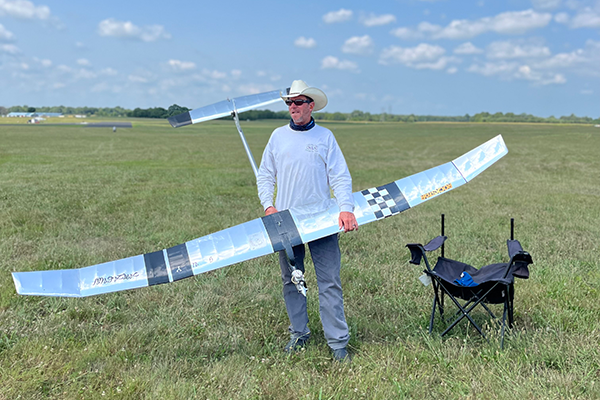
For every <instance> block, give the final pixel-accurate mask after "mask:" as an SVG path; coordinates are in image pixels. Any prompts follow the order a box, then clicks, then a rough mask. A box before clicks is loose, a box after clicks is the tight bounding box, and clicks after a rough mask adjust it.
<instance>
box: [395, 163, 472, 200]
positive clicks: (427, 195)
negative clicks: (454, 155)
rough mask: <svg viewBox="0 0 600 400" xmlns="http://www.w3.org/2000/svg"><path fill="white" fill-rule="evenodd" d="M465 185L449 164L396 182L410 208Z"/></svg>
mask: <svg viewBox="0 0 600 400" xmlns="http://www.w3.org/2000/svg"><path fill="white" fill-rule="evenodd" d="M465 183H466V182H465V180H464V178H463V177H462V175H461V174H460V172H459V171H458V170H457V169H456V167H455V166H454V164H452V163H451V162H450V163H446V164H443V165H440V166H439V167H434V168H431V169H428V170H427V171H423V172H419V173H417V174H414V175H411V176H409V177H407V178H403V179H400V180H398V181H396V184H397V185H398V187H399V188H400V191H402V193H403V194H404V197H405V198H406V201H407V202H408V204H410V206H411V207H414V206H417V205H419V204H421V203H422V202H424V201H427V200H429V199H431V198H433V197H436V196H439V195H440V194H442V193H445V192H447V191H449V190H452V189H454V188H456V187H458V186H461V185H464V184H465Z"/></svg>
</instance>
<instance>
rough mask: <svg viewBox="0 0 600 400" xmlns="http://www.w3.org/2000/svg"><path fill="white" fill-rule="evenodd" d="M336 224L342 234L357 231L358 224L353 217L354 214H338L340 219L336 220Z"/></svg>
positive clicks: (346, 212) (345, 212)
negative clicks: (341, 230) (342, 231)
mask: <svg viewBox="0 0 600 400" xmlns="http://www.w3.org/2000/svg"><path fill="white" fill-rule="evenodd" d="M338 223H339V225H340V229H343V230H344V232H349V231H357V230H358V222H356V217H355V216H354V213H351V212H349V211H341V212H340V218H339V219H338Z"/></svg>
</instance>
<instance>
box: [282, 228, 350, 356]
mask: <svg viewBox="0 0 600 400" xmlns="http://www.w3.org/2000/svg"><path fill="white" fill-rule="evenodd" d="M308 247H309V249H310V254H311V257H312V260H313V264H314V265H315V275H316V277H317V285H318V286H319V312H320V314H321V323H322V324H323V331H324V332H325V339H326V340H327V344H328V345H329V347H331V349H333V350H336V349H341V348H344V347H346V345H347V344H348V340H349V339H350V333H349V332H348V324H347V323H346V317H345V315H344V299H343V296H342V281H341V279H340V269H341V254H340V247H339V244H338V235H337V234H335V235H331V236H327V237H325V238H322V239H319V240H315V241H313V242H310V243H309V244H308ZM294 256H295V258H296V268H298V269H300V270H301V271H302V272H304V256H305V247H304V245H300V246H296V247H294ZM279 264H280V266H281V278H282V280H283V298H284V299H285V306H286V308H287V313H288V316H289V318H290V323H291V325H290V328H289V329H290V333H291V336H292V337H293V338H294V337H300V336H303V335H306V334H309V333H310V331H309V329H308V314H307V312H306V297H304V296H303V295H302V294H301V293H298V290H297V289H296V286H295V285H294V284H293V283H292V281H291V274H290V270H289V266H288V260H287V257H286V255H285V252H284V251H281V252H279ZM309 293H310V292H309Z"/></svg>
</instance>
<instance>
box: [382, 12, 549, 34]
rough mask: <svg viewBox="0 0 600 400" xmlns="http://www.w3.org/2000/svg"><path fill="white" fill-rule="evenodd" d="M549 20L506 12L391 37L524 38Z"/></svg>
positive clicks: (422, 26) (423, 26) (424, 24)
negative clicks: (489, 35)
mask: <svg viewBox="0 0 600 400" xmlns="http://www.w3.org/2000/svg"><path fill="white" fill-rule="evenodd" d="M551 20H552V14H549V13H538V12H535V11H533V10H525V11H509V12H505V13H501V14H498V15H496V16H494V17H485V18H480V19H478V20H466V19H462V20H453V21H452V22H450V23H449V24H448V25H447V26H445V27H441V26H439V25H435V24H431V23H429V22H421V23H420V24H419V25H418V26H417V28H407V27H401V28H397V29H394V30H392V32H391V34H392V35H394V36H397V37H399V38H401V39H418V38H425V37H429V38H431V39H455V40H461V39H470V38H473V37H476V36H479V35H481V34H483V33H486V32H496V33H500V34H507V35H514V34H523V33H525V32H527V31H529V30H532V29H538V28H543V27H545V26H546V25H548V23H549V22H550V21H551Z"/></svg>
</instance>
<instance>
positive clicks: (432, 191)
mask: <svg viewBox="0 0 600 400" xmlns="http://www.w3.org/2000/svg"><path fill="white" fill-rule="evenodd" d="M507 152H508V150H507V148H506V145H505V144H504V141H503V140H502V136H500V135H498V136H496V137H495V138H493V139H491V140H489V141H488V142H486V143H484V144H482V145H481V146H479V147H477V148H475V149H473V150H471V151H469V152H468V153H466V154H464V155H462V156H460V157H458V158H457V159H455V160H454V161H452V162H448V163H446V164H443V165H440V166H438V167H435V168H432V169H429V170H427V171H424V172H420V173H417V174H415V175H411V176H409V177H407V178H403V179H400V180H397V181H395V182H392V183H389V184H387V185H383V186H378V187H374V188H370V189H367V190H363V191H360V192H356V193H354V213H355V215H356V219H357V221H358V224H359V225H364V224H368V223H369V222H373V221H377V220H380V219H383V218H387V217H390V216H392V215H396V214H398V213H401V212H402V211H405V210H408V209H409V208H411V207H415V206H417V205H419V204H421V203H423V202H425V201H427V200H430V199H432V198H434V197H437V196H440V195H442V194H443V193H446V192H448V191H450V190H452V189H455V188H457V187H459V186H461V185H464V184H465V183H467V182H469V181H471V180H472V179H473V178H475V177H476V176H477V175H478V174H479V173H481V172H482V171H483V170H485V169H486V168H488V167H489V166H490V165H492V164H493V163H495V162H496V161H498V160H499V159H500V158H502V157H503V156H504V155H505V154H507ZM315 209H320V210H322V211H319V212H312V211H311V210H315ZM338 214H339V209H338V206H337V204H336V202H335V200H334V199H331V200H330V201H329V203H328V204H319V205H311V206H307V207H302V208H299V209H291V210H284V211H280V212H278V213H276V214H272V215H269V216H266V217H262V218H257V219H254V220H252V221H249V222H246V223H243V224H241V225H236V226H234V227H231V228H228V229H224V230H222V231H220V232H216V233H213V234H210V235H207V236H203V237H201V238H198V239H194V240H190V241H189V242H186V243H184V244H180V245H177V246H174V247H171V248H168V249H165V250H159V251H156V252H153V253H148V254H143V255H138V256H134V257H129V258H125V259H122V260H117V261H111V262H107V263H103V264H98V265H93V266H91V267H85V268H78V269H68V270H50V271H34V272H14V273H13V279H14V282H15V286H16V289H17V292H18V293H19V294H22V295H36V296H65V297H84V296H91V295H96V294H101V293H109V292H116V291H120V290H127V289H135V288H141V287H145V286H153V285H159V284H161V283H169V282H174V281H178V280H180V279H183V278H188V277H190V276H194V275H198V274H201V273H203V272H207V271H212V270H215V269H217V268H222V267H225V266H228V265H232V264H236V263H239V262H242V261H246V260H250V259H253V258H256V257H260V256H264V255H266V254H270V253H273V252H275V251H281V250H286V247H289V246H295V245H298V244H301V243H308V242H310V241H313V240H316V239H319V238H322V237H325V236H328V235H331V234H334V233H336V232H339V231H340V228H339V226H338Z"/></svg>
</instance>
